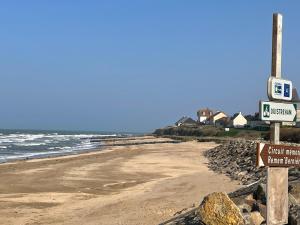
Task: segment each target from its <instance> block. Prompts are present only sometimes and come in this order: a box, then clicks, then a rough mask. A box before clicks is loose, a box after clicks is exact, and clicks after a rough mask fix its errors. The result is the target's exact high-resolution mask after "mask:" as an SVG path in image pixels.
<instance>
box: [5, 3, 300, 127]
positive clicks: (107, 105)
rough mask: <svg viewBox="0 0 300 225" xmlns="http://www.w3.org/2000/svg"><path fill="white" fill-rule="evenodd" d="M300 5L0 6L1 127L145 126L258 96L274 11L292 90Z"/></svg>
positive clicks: (251, 102)
mask: <svg viewBox="0 0 300 225" xmlns="http://www.w3.org/2000/svg"><path fill="white" fill-rule="evenodd" d="M299 10H300V3H299V1H283V0H282V1H277V0H276V1H274V0H272V1H271V0H264V1H261V0H256V1H238V0H236V1H198V0H195V1H176V0H164V1H159V0H157V1H152V0H151V1H150V0H149V1H121V0H120V1H113V0H109V1H91V0H90V1H71V0H69V1H67V0H66V1H6V2H5V1H2V2H1V7H0V37H1V38H0V49H1V50H0V77H1V80H0V102H1V108H0V127H1V128H34V129H67V130H106V131H120V130H121V131H152V130H153V129H155V128H157V127H161V126H165V125H168V124H172V123H173V122H175V121H176V120H177V119H179V117H181V116H182V115H188V116H192V117H194V118H195V117H196V111H197V109H199V108H202V107H210V108H213V109H215V110H223V111H225V112H226V113H228V114H233V113H235V112H238V111H242V112H243V113H246V114H247V113H254V112H255V111H257V110H258V101H259V99H267V97H266V80H267V78H268V76H269V74H270V62H271V33H272V13H273V12H281V13H282V14H283V23H284V27H283V32H284V33H283V77H285V78H288V79H291V80H292V81H293V83H294V85H295V86H296V87H297V86H298V87H299V86H300V76H299V75H300V63H299V59H300V45H299V40H300V29H299V21H300V13H299Z"/></svg>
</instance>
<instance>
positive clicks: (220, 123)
mask: <svg viewBox="0 0 300 225" xmlns="http://www.w3.org/2000/svg"><path fill="white" fill-rule="evenodd" d="M230 122H231V120H230V118H229V117H222V118H220V119H217V120H216V121H215V126H217V127H230Z"/></svg>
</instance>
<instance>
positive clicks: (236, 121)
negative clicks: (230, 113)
mask: <svg viewBox="0 0 300 225" xmlns="http://www.w3.org/2000/svg"><path fill="white" fill-rule="evenodd" d="M246 125H247V119H246V118H245V117H244V116H243V115H242V113H241V112H239V113H237V114H235V116H234V117H233V118H232V119H231V121H230V126H232V127H235V128H242V127H245V126H246Z"/></svg>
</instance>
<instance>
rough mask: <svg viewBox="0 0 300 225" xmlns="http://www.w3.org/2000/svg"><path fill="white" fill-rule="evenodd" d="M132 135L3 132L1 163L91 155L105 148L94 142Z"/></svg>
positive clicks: (29, 131)
mask: <svg viewBox="0 0 300 225" xmlns="http://www.w3.org/2000/svg"><path fill="white" fill-rule="evenodd" d="M130 135H131V134H127V133H126V134H125V133H113V132H80V131H44V130H1V129H0V163H4V162H8V161H14V160H19V159H20V160H21V159H30V158H45V157H51V156H60V155H68V154H77V153H81V152H86V151H92V150H95V149H99V148H101V145H102V143H101V142H91V139H93V138H107V137H119V136H120V137H121V136H130Z"/></svg>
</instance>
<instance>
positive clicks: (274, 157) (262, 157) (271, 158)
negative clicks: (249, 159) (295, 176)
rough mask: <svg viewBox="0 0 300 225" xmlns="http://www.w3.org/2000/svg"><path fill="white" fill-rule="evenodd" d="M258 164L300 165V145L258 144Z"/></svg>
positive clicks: (275, 165) (277, 165) (276, 165)
mask: <svg viewBox="0 0 300 225" xmlns="http://www.w3.org/2000/svg"><path fill="white" fill-rule="evenodd" d="M257 165H258V166H272V167H291V166H293V167H300V146H288V145H274V144H264V143H258V144H257Z"/></svg>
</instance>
